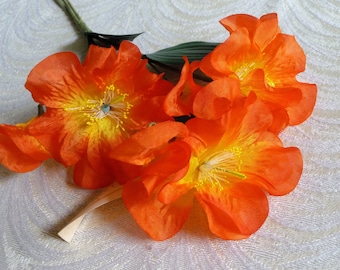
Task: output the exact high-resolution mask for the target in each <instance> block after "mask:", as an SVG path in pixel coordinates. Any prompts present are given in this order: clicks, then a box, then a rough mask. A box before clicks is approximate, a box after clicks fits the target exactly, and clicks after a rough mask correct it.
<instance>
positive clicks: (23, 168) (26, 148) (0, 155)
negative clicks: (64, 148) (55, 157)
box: [0, 119, 51, 172]
mask: <svg viewBox="0 0 340 270" xmlns="http://www.w3.org/2000/svg"><path fill="white" fill-rule="evenodd" d="M31 121H34V119H32V120H31ZM31 121H29V122H28V123H25V124H18V125H16V126H11V125H0V163H1V164H3V165H4V166H5V167H7V168H8V169H10V170H12V171H15V172H28V171H31V170H34V169H35V168H37V167H38V166H39V165H40V164H41V163H42V162H43V161H44V160H46V159H48V158H50V157H51V155H50V153H49V152H48V151H47V150H46V149H45V147H43V146H42V145H41V144H40V143H39V141H37V139H36V138H35V137H33V136H31V135H30V134H28V132H27V127H28V125H29V123H31Z"/></svg>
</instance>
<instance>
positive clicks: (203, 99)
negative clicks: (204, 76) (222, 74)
mask: <svg viewBox="0 0 340 270" xmlns="http://www.w3.org/2000/svg"><path fill="white" fill-rule="evenodd" d="M242 101H243V96H242V93H241V90H240V84H239V81H238V80H236V79H232V78H221V79H218V80H215V81H213V82H211V83H209V84H207V85H206V86H205V87H203V88H202V89H201V90H200V91H199V92H198V93H197V94H196V97H195V100H194V103H193V113H194V115H195V116H196V117H198V118H202V119H208V120H212V119H218V118H221V117H222V115H223V114H225V113H226V112H228V111H229V110H230V108H231V107H232V106H233V105H234V104H238V103H240V102H242Z"/></svg>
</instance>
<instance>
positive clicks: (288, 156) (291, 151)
mask: <svg viewBox="0 0 340 270" xmlns="http://www.w3.org/2000/svg"><path fill="white" fill-rule="evenodd" d="M240 159H241V160H242V169H241V170H242V172H243V173H244V174H246V175H247V179H246V181H247V182H249V183H252V184H256V185H258V186H260V187H262V188H264V189H265V190H266V191H268V192H269V193H270V194H272V195H285V194H287V193H289V192H291V191H292V190H293V189H294V188H295V187H296V185H297V183H298V181H299V179H300V177H301V174H302V169H303V160H302V155H301V152H300V150H299V149H298V148H296V147H288V148H283V147H280V146H277V145H272V144H271V143H268V142H266V141H263V142H258V143H255V144H253V145H249V146H248V148H247V151H246V153H244V154H243V155H242V156H241V157H240Z"/></svg>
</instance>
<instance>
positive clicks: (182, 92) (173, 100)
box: [164, 56, 201, 116]
mask: <svg viewBox="0 0 340 270" xmlns="http://www.w3.org/2000/svg"><path fill="white" fill-rule="evenodd" d="M183 59H184V65H183V67H182V71H181V76H180V78H179V81H178V82H177V84H176V85H175V86H174V87H173V88H172V89H171V91H170V92H169V93H168V94H167V96H166V98H165V100H164V111H165V112H166V113H167V114H168V115H170V116H184V115H186V116H190V115H192V113H193V109H192V105H193V100H194V98H195V96H196V94H197V93H198V92H199V91H200V89H201V86H200V85H198V84H197V83H196V82H195V81H194V79H193V73H194V71H195V70H197V69H198V67H199V62H198V61H195V62H192V63H191V64H189V61H188V58H187V57H186V56H184V57H183Z"/></svg>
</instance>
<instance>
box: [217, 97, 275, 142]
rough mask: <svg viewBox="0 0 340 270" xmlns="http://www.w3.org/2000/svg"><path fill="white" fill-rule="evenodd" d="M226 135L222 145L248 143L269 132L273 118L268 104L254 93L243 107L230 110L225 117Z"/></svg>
mask: <svg viewBox="0 0 340 270" xmlns="http://www.w3.org/2000/svg"><path fill="white" fill-rule="evenodd" d="M225 118H226V119H225V120H224V121H225V122H226V126H225V130H226V132H225V135H224V137H223V138H222V140H221V141H220V144H221V145H229V144H231V143H233V142H235V141H239V142H241V141H245V140H247V141H248V143H250V142H254V141H256V140H257V138H258V136H259V134H260V133H261V132H264V131H267V130H268V128H269V127H270V126H271V125H272V122H273V116H272V114H271V113H270V110H269V108H268V107H267V106H266V104H265V103H264V102H262V101H260V100H259V99H257V97H256V96H255V95H254V94H253V93H252V94H251V95H249V96H248V98H247V100H246V103H245V105H244V106H242V107H238V108H235V109H232V110H230V112H229V113H228V114H227V115H226V116H225Z"/></svg>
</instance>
